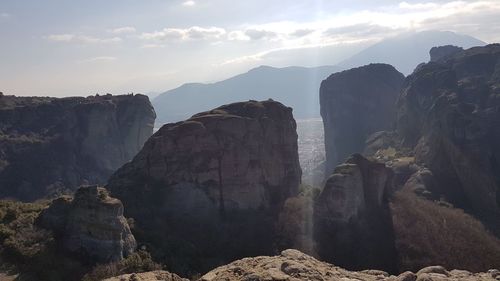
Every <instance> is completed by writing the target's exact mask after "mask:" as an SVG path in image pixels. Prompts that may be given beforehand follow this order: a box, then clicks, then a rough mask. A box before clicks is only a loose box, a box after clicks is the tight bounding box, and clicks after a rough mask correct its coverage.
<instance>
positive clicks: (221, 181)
mask: <svg viewBox="0 0 500 281" xmlns="http://www.w3.org/2000/svg"><path fill="white" fill-rule="evenodd" d="M300 177H301V169H300V166H299V160H298V153H297V133H296V123H295V121H294V119H293V116H292V109H291V108H288V107H285V106H283V105H282V104H281V103H278V102H275V101H272V100H268V101H262V102H257V101H249V102H240V103H234V104H229V105H224V106H221V107H219V108H216V109H214V110H211V111H207V112H203V113H199V114H196V115H194V116H193V117H191V118H190V119H188V120H186V121H183V122H178V123H173V124H167V125H164V126H163V127H162V128H161V129H160V130H159V131H158V132H156V133H155V134H154V135H153V136H152V137H151V138H150V139H149V140H148V141H147V142H146V144H145V145H144V148H143V149H142V150H141V152H139V154H138V155H137V156H136V157H135V158H134V160H133V161H132V162H130V163H127V164H125V165H124V166H123V167H122V168H121V169H119V170H118V171H117V172H116V173H115V174H114V175H113V176H112V178H111V179H110V182H109V185H108V188H109V189H110V190H111V192H112V194H113V195H114V196H116V197H117V198H119V199H121V200H122V201H123V203H124V205H125V207H126V208H125V209H126V215H127V216H128V217H132V218H134V219H135V220H136V222H137V224H136V225H137V227H138V228H139V229H143V230H144V229H148V231H149V232H148V233H145V234H144V235H145V236H144V237H143V239H144V242H147V243H150V244H151V245H153V255H155V254H156V256H158V255H160V254H161V255H162V257H163V258H165V259H166V260H167V261H168V262H167V263H168V264H169V266H171V268H172V267H173V268H174V269H176V270H174V271H175V272H179V271H182V270H183V269H182V268H179V267H181V266H182V267H186V266H190V267H191V268H195V269H197V270H202V269H207V268H209V267H210V266H213V265H215V264H218V263H220V262H222V261H227V260H229V259H234V258H237V257H243V256H251V255H256V254H263V253H269V252H271V250H272V248H273V233H274V224H275V221H276V217H277V216H278V213H279V211H280V209H281V208H282V205H283V204H284V202H285V200H286V199H287V198H288V197H290V196H293V195H295V194H297V191H298V186H299V183H300ZM160 237H161V239H160ZM242 241H244V242H242ZM159 247H164V249H167V248H168V250H169V252H167V254H165V253H160V248H159ZM154 249H157V250H158V252H156V253H155V250H154ZM176 265H177V266H179V267H176Z"/></svg>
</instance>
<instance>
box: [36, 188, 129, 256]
mask: <svg viewBox="0 0 500 281" xmlns="http://www.w3.org/2000/svg"><path fill="white" fill-rule="evenodd" d="M37 224H39V225H40V226H41V227H44V228H47V229H50V230H52V231H53V232H54V234H55V236H56V239H60V240H61V241H62V244H63V245H64V248H65V249H67V250H68V251H70V252H74V253H77V254H79V255H81V256H82V257H85V258H89V259H90V260H92V261H94V262H101V263H105V262H113V261H119V260H121V259H123V258H124V257H126V256H128V255H129V254H131V253H133V252H134V251H135V248H136V242H135V238H134V236H133V235H132V233H131V232H130V228H129V225H128V223H127V220H126V219H125V217H124V216H123V205H122V203H121V202H120V200H118V199H116V198H112V197H110V196H109V195H108V192H107V191H106V189H104V188H102V187H97V186H84V187H80V188H79V189H78V190H77V191H76V193H75V197H74V199H71V198H70V197H62V198H59V199H56V200H54V201H53V202H52V204H51V205H50V206H49V207H48V208H47V209H45V210H44V211H42V213H41V214H40V216H39V217H38V219H37Z"/></svg>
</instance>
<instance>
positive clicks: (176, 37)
mask: <svg viewBox="0 0 500 281" xmlns="http://www.w3.org/2000/svg"><path fill="white" fill-rule="evenodd" d="M224 35H226V30H225V29H223V28H219V27H199V26H193V27H190V28H186V29H182V28H165V29H163V30H162V31H155V32H151V33H142V34H141V36H140V38H141V39H145V40H163V41H184V40H214V39H216V40H218V39H221V38H222V37H223V36H224Z"/></svg>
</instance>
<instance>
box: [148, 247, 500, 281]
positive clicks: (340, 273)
mask: <svg viewBox="0 0 500 281" xmlns="http://www.w3.org/2000/svg"><path fill="white" fill-rule="evenodd" d="M142 280H143V279H142ZM151 280H154V279H151ZM200 280H201V281H219V280H229V281H233V280H234V281H236V280H242V281H243V280H245V281H250V280H255V281H257V280H259V281H260V280H290V281H293V280H318V281H319V280H339V281H340V280H342V281H349V280H363V281H364V280H366V281H372V280H394V281H415V280H417V281H424V280H425V281H430V280H436V281H437V280H440V281H443V280H500V274H499V271H498V270H490V271H488V272H486V273H471V272H468V271H463V270H452V271H447V270H446V269H444V268H443V267H441V266H431V267H426V268H424V269H422V270H420V271H419V272H417V273H412V272H404V273H402V274H400V275H399V276H393V275H389V274H388V273H386V272H384V271H379V270H364V271H360V272H354V271H348V270H345V269H342V268H340V267H336V266H334V265H332V264H328V263H325V262H321V261H318V260H316V259H315V258H313V257H311V256H308V255H306V254H304V253H301V252H300V251H297V250H291V249H290V250H285V251H283V252H281V254H280V255H279V256H273V257H268V256H260V257H254V258H244V259H241V260H237V261H235V262H233V263H230V264H228V265H224V266H221V267H218V268H216V269H214V270H212V271H210V272H208V273H207V274H205V275H203V276H202V277H201V278H200Z"/></svg>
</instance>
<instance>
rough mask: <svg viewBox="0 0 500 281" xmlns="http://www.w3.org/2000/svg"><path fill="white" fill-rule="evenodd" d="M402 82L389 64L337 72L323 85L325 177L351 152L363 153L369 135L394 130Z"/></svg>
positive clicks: (398, 74)
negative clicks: (397, 101) (392, 128)
mask: <svg viewBox="0 0 500 281" xmlns="http://www.w3.org/2000/svg"><path fill="white" fill-rule="evenodd" d="M403 80H404V76H403V74H401V73H399V72H398V71H397V70H396V69H395V68H394V67H392V66H390V65H386V64H370V65H367V66H363V67H359V68H354V69H350V70H347V71H343V72H339V73H335V74H333V75H331V76H330V77H328V78H327V79H326V80H324V81H323V82H322V83H321V88H320V105H321V116H322V117H323V123H324V127H325V150H326V151H325V152H326V175H329V174H330V173H331V172H332V171H333V169H334V167H335V166H336V165H338V164H340V163H341V162H343V161H344V160H345V159H346V158H347V157H349V155H351V154H352V153H359V152H362V151H363V149H364V144H365V140H366V138H367V137H368V136H369V135H370V134H372V133H375V132H377V131H382V130H389V129H391V127H392V125H393V123H394V120H395V116H396V100H397V97H398V95H399V92H400V90H401V86H402V84H403Z"/></svg>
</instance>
